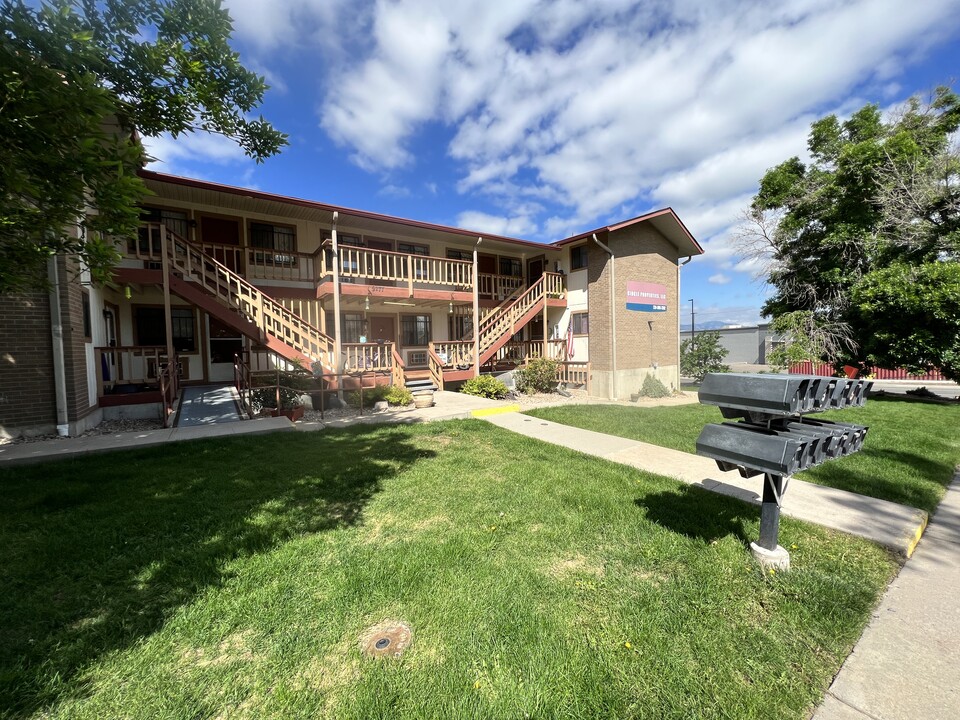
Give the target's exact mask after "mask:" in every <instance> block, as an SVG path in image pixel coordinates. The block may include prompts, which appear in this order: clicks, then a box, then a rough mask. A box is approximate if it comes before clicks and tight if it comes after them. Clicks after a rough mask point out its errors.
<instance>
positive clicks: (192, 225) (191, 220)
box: [187, 218, 197, 228]
mask: <svg viewBox="0 0 960 720" xmlns="http://www.w3.org/2000/svg"><path fill="white" fill-rule="evenodd" d="M187 224H188V225H189V226H190V227H192V228H195V227H196V226H197V221H196V220H195V219H194V218H190V219H189V220H188V221H187Z"/></svg>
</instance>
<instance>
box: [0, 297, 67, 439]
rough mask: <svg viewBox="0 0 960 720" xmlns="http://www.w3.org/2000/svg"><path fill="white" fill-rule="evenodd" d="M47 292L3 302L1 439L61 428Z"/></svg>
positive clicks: (0, 326)
mask: <svg viewBox="0 0 960 720" xmlns="http://www.w3.org/2000/svg"><path fill="white" fill-rule="evenodd" d="M56 422H57V406H56V397H55V395H54V388H53V356H52V341H51V339H50V303H49V299H48V296H47V293H46V292H45V291H38V292H29V293H23V294H19V295H7V296H2V297H0V436H11V435H12V436H16V435H19V434H20V431H27V432H29V430H30V429H33V430H34V432H49V431H50V430H51V429H52V428H53V427H55V426H56Z"/></svg>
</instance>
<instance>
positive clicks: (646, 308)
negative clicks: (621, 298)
mask: <svg viewBox="0 0 960 720" xmlns="http://www.w3.org/2000/svg"><path fill="white" fill-rule="evenodd" d="M627 310H637V311H639V312H666V311H667V306H666V305H649V304H645V303H627Z"/></svg>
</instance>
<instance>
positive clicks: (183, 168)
mask: <svg viewBox="0 0 960 720" xmlns="http://www.w3.org/2000/svg"><path fill="white" fill-rule="evenodd" d="M143 145H144V147H145V148H146V151H147V154H148V155H150V157H152V158H154V160H155V162H153V163H151V165H150V169H151V170H156V171H157V172H163V173H169V174H170V175H188V176H191V177H200V178H202V177H204V176H205V172H204V167H205V166H206V165H209V164H214V165H218V166H221V167H225V166H237V167H238V168H240V167H246V174H245V177H246V178H247V180H249V179H250V177H252V171H253V167H254V161H253V160H251V159H250V158H248V157H247V156H246V155H245V154H244V152H243V150H242V149H241V148H240V146H239V145H237V144H236V143H235V142H234V141H232V140H230V139H228V138H226V137H224V136H222V135H216V134H213V133H207V132H202V131H200V132H193V133H185V134H183V135H181V136H180V137H178V138H176V139H174V138H173V137H171V136H170V134H169V133H164V134H163V135H160V136H158V137H145V138H143Z"/></svg>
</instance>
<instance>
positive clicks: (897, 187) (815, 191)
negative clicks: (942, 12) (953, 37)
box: [740, 88, 960, 377]
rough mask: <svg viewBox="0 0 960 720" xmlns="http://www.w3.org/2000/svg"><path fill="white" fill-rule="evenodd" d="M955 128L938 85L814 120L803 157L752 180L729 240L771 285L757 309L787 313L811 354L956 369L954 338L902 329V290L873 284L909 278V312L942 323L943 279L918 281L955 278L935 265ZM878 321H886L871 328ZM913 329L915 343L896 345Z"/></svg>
mask: <svg viewBox="0 0 960 720" xmlns="http://www.w3.org/2000/svg"><path fill="white" fill-rule="evenodd" d="M958 128H960V98H958V97H957V95H955V94H954V93H953V92H952V91H950V90H949V89H947V88H939V89H938V90H937V91H936V92H935V93H934V95H933V96H932V98H931V99H930V100H929V101H928V102H922V101H920V100H919V99H917V98H913V99H911V100H910V101H909V102H907V103H906V104H905V105H904V106H903V107H902V108H900V109H899V110H898V111H896V112H894V113H892V114H890V115H889V116H887V117H885V116H884V114H883V113H881V111H880V109H879V108H878V107H877V106H876V105H867V106H865V107H863V108H861V109H860V110H858V111H857V112H855V113H854V114H853V115H851V116H850V118H849V119H847V120H845V121H843V122H841V121H840V120H839V119H838V118H837V117H836V116H834V115H830V116H828V117H825V118H823V119H821V120H818V121H817V122H815V123H814V124H813V126H812V127H811V131H810V135H809V141H808V149H809V152H810V158H811V161H810V162H808V163H804V162H802V161H801V160H800V159H799V158H796V157H794V158H790V159H789V160H787V161H786V162H784V163H781V164H780V165H778V166H776V167H774V168H771V169H770V170H768V171H767V173H766V174H765V175H764V176H763V178H762V179H761V181H760V189H759V192H758V193H757V195H756V196H755V197H754V199H753V203H752V205H751V208H750V210H749V212H748V219H749V221H750V224H749V225H748V230H747V231H745V232H744V233H743V234H742V236H741V238H740V244H741V251H742V253H743V254H744V255H745V256H747V257H750V258H752V259H755V260H760V261H762V262H763V263H765V268H766V276H767V281H768V282H769V284H770V285H771V286H772V287H773V290H774V292H773V294H772V295H771V297H770V299H769V300H768V301H767V302H766V304H765V306H764V308H763V312H764V315H766V316H772V317H773V318H774V320H776V319H778V318H789V322H788V323H787V324H789V325H791V327H792V328H793V334H794V335H797V337H798V339H799V340H800V342H801V344H803V345H805V346H807V347H814V348H818V349H819V350H820V353H821V358H819V359H824V360H827V361H830V362H834V363H837V364H841V363H847V362H849V363H854V364H856V363H882V364H885V365H906V366H909V367H912V368H914V369H921V368H931V367H935V366H939V367H942V368H943V369H944V370H945V371H946V372H948V373H953V375H952V376H953V377H957V373H958V372H960V368H958V370H957V371H954V370H951V367H952V366H953V364H952V362H951V359H950V358H951V353H952V352H954V351H955V344H956V337H955V336H949V335H939V336H937V337H936V338H931V337H930V335H929V333H927V334H925V335H924V337H923V338H921V337H920V336H919V335H916V336H913V335H911V331H910V330H909V328H908V327H906V326H905V324H904V323H903V322H901V320H902V319H903V314H902V311H901V308H900V304H899V303H900V302H901V301H902V302H904V303H905V302H907V298H906V297H905V296H898V295H897V293H895V292H892V293H891V292H881V288H885V287H886V288H887V290H892V288H889V287H888V285H889V283H891V282H899V281H901V280H903V279H904V278H913V279H914V281H915V282H916V283H917V285H916V287H915V291H916V292H915V293H914V295H913V296H911V297H910V307H911V315H910V317H911V319H912V321H915V322H916V323H919V326H924V327H930V328H932V327H934V326H936V327H938V328H940V329H941V330H944V329H945V328H947V327H950V326H951V324H950V323H949V322H948V323H946V324H944V323H942V322H940V321H939V320H938V319H937V317H936V315H935V313H936V312H939V311H940V310H935V308H940V309H941V310H942V309H943V308H948V307H950V303H949V302H947V303H944V302H941V301H942V298H939V297H938V295H939V293H940V291H941V290H942V289H943V288H941V287H938V286H937V285H936V283H934V282H922V280H925V279H932V278H938V279H939V280H940V281H943V282H956V278H957V274H956V273H955V272H953V271H952V270H944V267H952V266H954V265H956V263H957V261H958V253H960V156H958V152H957V148H956V145H955V144H953V143H952V139H953V136H954V134H955V133H956V131H957V129H958ZM893 268H899V270H893ZM917 293H929V294H930V296H929V298H925V296H922V295H917ZM898 298H899V299H898ZM954 320H956V318H954ZM919 326H918V327H919ZM952 326H953V327H956V322H954V323H953V325H952ZM882 327H886V328H890V329H893V328H896V332H895V333H892V332H883V333H880V332H878V328H882ZM798 333H799V334H803V335H804V337H802V338H800V337H799V335H798ZM894 334H896V341H894V340H895V338H894ZM911 338H912V339H911ZM921 340H922V342H923V345H924V351H923V353H912V354H911V353H909V352H906V349H907V348H908V347H911V345H912V344H914V342H915V341H916V342H920V341H921Z"/></svg>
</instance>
